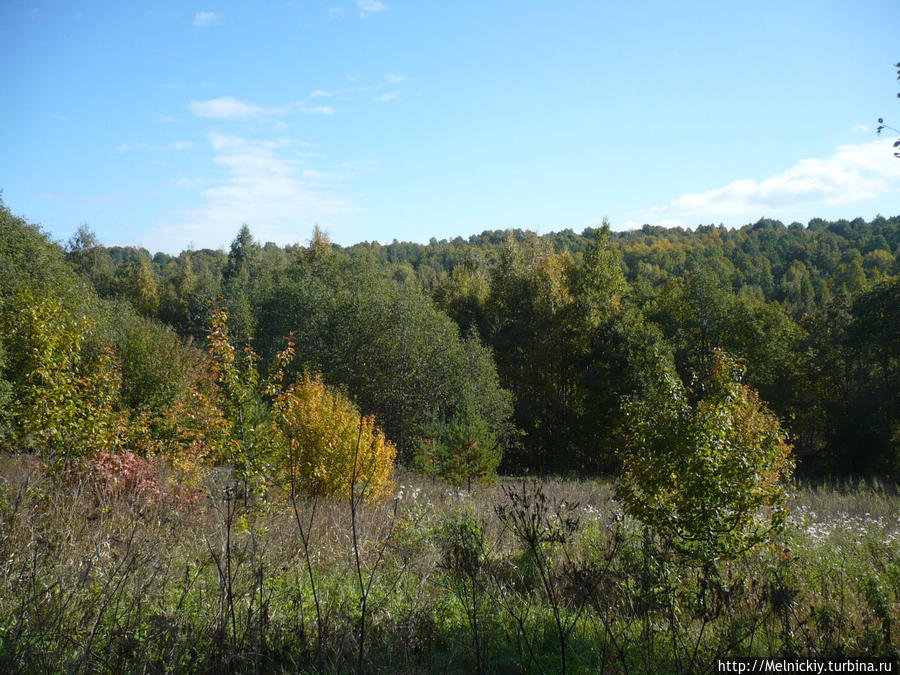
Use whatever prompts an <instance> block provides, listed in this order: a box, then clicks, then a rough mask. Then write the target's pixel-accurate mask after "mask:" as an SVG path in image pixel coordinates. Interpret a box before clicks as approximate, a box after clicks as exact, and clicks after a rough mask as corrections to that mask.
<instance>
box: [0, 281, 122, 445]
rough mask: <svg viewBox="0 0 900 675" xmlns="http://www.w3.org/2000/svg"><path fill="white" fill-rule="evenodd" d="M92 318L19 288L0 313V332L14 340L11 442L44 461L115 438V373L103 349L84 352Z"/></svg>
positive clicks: (115, 365)
mask: <svg viewBox="0 0 900 675" xmlns="http://www.w3.org/2000/svg"><path fill="white" fill-rule="evenodd" d="M92 329H93V323H92V322H90V321H89V320H88V319H87V318H85V317H73V316H71V315H70V314H69V313H68V312H67V311H66V310H65V309H64V308H63V307H62V305H61V303H60V302H59V301H58V300H56V299H54V298H51V297H35V296H34V295H32V294H31V292H29V291H25V292H22V293H20V294H19V295H18V297H17V298H16V299H15V302H6V303H4V306H3V311H2V312H0V335H4V336H5V340H6V342H7V344H10V345H14V347H15V350H14V351H13V352H11V353H10V355H9V361H8V364H7V372H8V373H9V377H11V378H12V384H13V387H14V389H13V395H12V405H11V409H12V417H13V428H14V440H15V442H16V443H17V444H21V445H22V446H24V447H30V448H32V449H34V450H35V451H37V452H39V453H41V454H48V455H49V458H50V459H63V458H70V457H71V458H74V457H78V456H83V455H86V454H88V453H89V452H90V451H91V450H92V449H93V448H95V447H113V446H115V445H117V444H118V440H117V434H118V431H119V429H118V427H119V417H118V415H117V414H116V410H115V407H116V404H117V402H118V396H119V389H120V386H121V374H120V372H119V364H118V362H117V360H116V357H115V355H114V354H113V352H112V351H111V350H110V349H104V350H102V351H101V352H100V353H99V354H97V355H95V356H94V357H93V358H91V355H89V354H86V353H85V350H84V345H85V340H86V338H87V337H88V335H89V334H90V332H91V331H92Z"/></svg>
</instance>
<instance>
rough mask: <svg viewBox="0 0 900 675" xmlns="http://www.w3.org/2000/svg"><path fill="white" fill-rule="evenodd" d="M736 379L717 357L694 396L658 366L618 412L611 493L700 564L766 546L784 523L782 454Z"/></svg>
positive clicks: (774, 432) (766, 415)
mask: <svg viewBox="0 0 900 675" xmlns="http://www.w3.org/2000/svg"><path fill="white" fill-rule="evenodd" d="M742 374H743V369H742V367H741V366H740V365H739V364H738V363H737V362H736V361H735V360H734V359H732V358H731V357H730V356H728V355H727V354H725V353H724V352H722V351H720V350H716V351H715V352H714V354H713V364H712V368H711V372H710V375H709V377H708V378H707V379H706V380H705V381H701V382H698V383H697V386H696V387H695V391H694V392H690V391H687V390H686V389H685V387H684V385H683V384H682V383H681V381H680V380H679V379H678V377H677V376H676V375H674V374H673V372H672V371H671V369H670V368H668V367H666V366H664V365H663V366H661V373H660V378H659V379H658V381H657V382H656V383H655V385H652V386H650V387H649V390H648V392H647V393H646V395H645V396H644V397H642V398H639V399H638V398H632V399H629V400H628V401H627V402H626V404H625V406H624V409H625V414H626V418H627V424H628V427H629V431H630V440H629V444H628V446H627V447H626V449H625V452H624V453H623V455H624V456H623V464H624V474H623V476H622V479H621V480H620V482H619V484H618V486H617V494H618V496H619V498H620V499H621V500H622V502H623V503H624V506H625V510H626V511H627V512H628V513H629V514H630V515H632V516H634V517H636V518H638V519H640V520H641V521H643V522H644V523H645V524H646V525H649V526H651V527H654V528H657V529H658V530H659V531H660V533H661V534H662V535H663V536H665V537H667V538H668V539H669V540H670V541H671V543H672V544H673V545H674V546H675V547H676V548H677V549H678V550H680V551H681V552H682V553H690V554H697V555H699V556H700V557H701V558H704V559H706V560H708V561H711V560H714V559H715V558H717V557H719V556H725V557H728V556H733V555H737V554H739V553H741V552H743V551H746V550H748V549H750V548H752V547H754V546H756V545H757V544H759V543H761V542H763V541H765V540H766V539H767V538H769V536H770V535H771V534H773V533H774V532H776V531H778V530H779V529H780V528H781V527H782V526H783V524H784V520H785V516H786V499H787V494H786V487H785V480H786V479H787V478H789V477H790V475H791V471H792V469H793V460H792V458H791V455H790V450H791V446H790V445H789V444H788V443H787V441H786V440H785V434H784V432H783V431H782V430H781V427H780V425H779V423H778V420H777V419H776V418H775V416H774V415H773V414H772V413H770V412H769V411H768V409H767V408H766V407H765V406H764V405H763V403H762V402H761V401H760V400H759V396H758V395H757V393H756V392H755V391H754V390H752V389H751V388H749V387H747V386H746V385H743V384H741V382H740V378H741V376H742ZM691 393H694V394H695V395H696V401H692V400H691V397H690V394H691Z"/></svg>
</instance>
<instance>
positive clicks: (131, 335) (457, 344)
mask: <svg viewBox="0 0 900 675" xmlns="http://www.w3.org/2000/svg"><path fill="white" fill-rule="evenodd" d="M300 236H301V235H299V234H298V238H299V237H300ZM309 236H310V238H309V239H308V240H306V241H305V242H304V243H303V244H300V243H298V244H296V245H293V246H283V247H282V246H278V245H276V244H274V243H271V242H259V241H256V240H255V239H254V236H253V233H252V228H251V227H248V226H247V225H244V226H242V227H241V228H240V229H239V230H238V231H237V232H236V234H235V237H234V239H233V241H232V243H231V245H230V248H229V250H228V251H222V250H210V249H202V250H186V251H183V252H181V253H180V254H179V255H177V256H175V255H169V254H166V253H159V252H150V251H147V250H144V249H141V248H134V247H118V246H104V245H103V244H102V243H101V242H99V241H98V240H97V238H96V236H95V235H94V234H93V233H92V232H91V230H90V229H89V228H88V227H86V226H82V227H80V228H79V229H78V230H77V231H76V232H75V233H74V235H73V236H72V238H71V239H70V240H69V241H67V242H55V241H52V240H51V238H50V237H49V236H48V235H47V234H46V233H44V232H43V231H42V230H41V228H40V227H39V226H37V225H34V224H30V223H29V222H27V220H26V219H24V218H22V217H19V216H16V215H14V214H13V213H11V212H10V210H9V209H7V208H6V207H5V206H3V205H2V203H0V450H2V455H0V459H2V462H3V468H2V470H0V476H2V479H0V554H2V556H0V557H2V558H3V560H4V562H2V563H0V566H2V567H3V568H4V579H5V581H4V582H2V585H3V586H4V587H5V590H4V592H3V593H0V595H2V596H3V597H4V598H5V599H4V600H0V666H2V667H3V668H4V669H5V670H17V669H21V670H23V671H27V672H31V671H34V670H39V669H42V668H50V669H51V670H55V669H56V668H61V669H62V670H67V671H75V672H79V671H87V672H95V671H96V672H106V671H121V670H123V669H125V670H133V669H143V670H149V671H152V672H157V671H159V672H163V671H165V672H169V671H177V672H182V671H184V672H187V671H193V670H201V671H205V672H245V671H246V672H249V671H254V672H296V671H300V670H302V671H309V672H347V671H356V672H374V671H379V670H381V669H385V670H386V671H395V670H403V671H406V672H430V671H431V670H432V669H449V670H450V671H451V672H470V671H471V672H474V671H478V672H558V671H561V672H629V671H631V672H653V671H657V670H658V669H660V668H663V669H668V670H673V671H678V672H694V671H704V670H711V669H713V668H714V666H715V663H716V658H719V657H721V656H722V655H732V654H738V655H772V654H783V655H793V656H797V655H810V654H814V655H818V656H828V657H837V656H853V655H878V656H883V657H885V658H894V659H896V657H897V653H898V652H897V650H898V642H897V638H896V623H897V621H900V609H898V607H900V548H898V547H900V537H898V534H897V528H898V526H900V521H898V520H897V516H896V514H897V506H898V503H900V501H898V497H897V493H896V487H895V486H896V481H897V478H898V477H900V216H895V217H890V218H884V217H880V216H879V217H877V218H875V219H874V220H872V221H871V222H866V221H864V220H862V219H856V220H853V221H846V220H839V221H834V222H830V221H824V220H820V219H814V220H811V221H810V222H809V223H808V224H806V225H804V224H801V223H796V222H795V223H791V224H789V225H785V224H783V223H781V222H780V221H777V220H768V219H764V220H760V221H758V222H756V223H752V224H748V225H745V226H743V227H741V228H737V229H727V228H725V227H723V226H714V225H706V226H699V227H697V228H696V229H694V230H690V229H682V228H664V227H658V226H651V225H645V226H643V227H642V228H640V229H636V230H632V231H614V230H612V228H611V227H610V225H609V224H608V223H605V222H604V223H603V224H602V225H601V226H600V227H597V228H589V229H585V230H584V231H583V232H581V233H580V234H579V233H576V232H573V231H572V230H562V231H559V232H552V233H548V234H536V233H534V232H531V231H526V230H503V231H501V230H495V231H485V232H482V233H481V234H479V235H474V236H471V237H469V239H468V240H464V239H462V238H460V237H457V238H455V239H453V240H440V241H438V240H436V239H432V240H431V241H430V242H429V243H428V244H417V243H409V242H398V241H394V242H393V243H391V244H387V245H384V244H379V243H377V242H371V243H370V242H363V243H359V244H355V245H353V246H346V247H344V246H339V245H337V244H334V243H332V242H331V241H330V240H329V237H328V235H327V234H326V233H325V232H323V231H322V230H320V229H319V228H318V227H316V228H315V229H314V230H313V232H312V233H311V235H309ZM851 486H856V487H853V488H852V489H851ZM872 523H875V524H874V525H873V524H872ZM111 542H112V543H111ZM813 561H814V562H813ZM835 575H839V576H840V577H841V578H844V577H846V579H847V583H846V588H844V587H843V586H842V587H841V588H840V589H835V588H832V587H831V586H830V585H829V584H828V583H827V582H826V580H827V579H829V578H835ZM838 593H839V594H840V595H839V596H838V595H836V594H838ZM845 593H846V595H845ZM892 628H893V631H892ZM59 664H64V665H63V666H62V667H61V666H60V665H59Z"/></svg>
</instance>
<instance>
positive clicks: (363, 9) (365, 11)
mask: <svg viewBox="0 0 900 675" xmlns="http://www.w3.org/2000/svg"><path fill="white" fill-rule="evenodd" d="M356 6H357V8H359V16H360V18H361V19H365V18H366V17H367V16H369V15H370V14H378V13H379V12H386V11H387V10H388V9H390V8H389V7H388V6H387V5H385V4H384V3H383V2H380V0H356Z"/></svg>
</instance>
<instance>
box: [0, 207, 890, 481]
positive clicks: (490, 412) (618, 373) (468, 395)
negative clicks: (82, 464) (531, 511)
mask: <svg viewBox="0 0 900 675" xmlns="http://www.w3.org/2000/svg"><path fill="white" fill-rule="evenodd" d="M0 218H2V229H0V261H2V263H0V299H2V308H0V316H2V317H3V321H2V323H0V328H2V331H0V359H2V360H0V392H2V393H0V396H4V397H6V398H7V399H8V398H9V397H10V396H13V392H19V393H18V394H16V395H17V396H18V398H19V399H21V400H20V405H19V406H18V407H17V406H12V407H11V408H10V409H11V410H18V411H20V416H21V415H25V411H26V409H27V408H28V406H27V404H26V403H23V401H24V400H25V399H26V398H27V396H28V394H27V392H26V390H25V389H23V387H24V386H25V385H26V384H27V383H26V382H25V381H24V380H23V378H26V377H27V373H28V372H29V364H31V366H34V363H33V362H32V361H33V359H34V358H36V357H35V356H34V353H33V348H34V347H35V345H34V344H33V342H34V340H35V339H38V338H36V337H35V335H34V334H31V337H30V338H29V339H28V340H25V339H23V336H26V334H27V333H28V331H29V328H28V327H27V326H25V325H24V320H23V319H22V317H23V316H24V314H25V310H26V309H27V310H28V311H30V312H31V316H32V320H33V321H35V322H39V321H41V320H42V319H41V318H40V315H41V312H42V311H43V312H44V313H45V314H46V312H48V311H49V310H48V307H50V306H54V307H58V308H59V309H60V311H62V313H63V314H62V315H61V316H63V315H64V316H66V317H68V318H67V319H66V321H68V322H69V324H71V325H69V326H68V328H60V329H59V331H58V332H59V334H58V335H56V336H55V337H54V336H48V335H45V336H43V338H41V339H44V340H45V342H47V343H48V344H49V342H53V341H54V340H56V341H60V340H61V341H63V342H65V341H66V340H67V339H68V340H71V336H69V337H66V331H67V330H68V331H69V332H70V333H72V335H75V334H78V335H79V341H80V343H81V342H83V344H81V346H80V348H79V349H80V352H81V353H80V354H79V355H75V354H69V355H68V358H73V359H74V358H81V359H83V361H84V364H83V365H84V368H88V367H89V364H94V365H93V366H90V367H101V366H102V361H103V359H102V358H101V356H102V354H104V353H105V352H104V350H105V349H112V350H113V351H114V353H115V355H116V359H117V360H118V362H119V366H118V367H117V368H118V371H120V372H118V373H117V375H116V377H119V378H120V379H121V386H120V393H119V394H118V395H117V396H118V399H117V400H115V401H112V402H110V403H109V405H110V406H111V407H112V408H113V409H115V411H117V413H118V414H124V415H126V416H129V417H130V418H132V419H140V420H142V422H141V424H142V425H143V426H144V427H146V428H147V429H150V430H151V431H152V433H151V434H150V435H151V436H152V437H154V438H156V439H157V441H158V442H163V440H165V439H168V440H165V442H174V441H173V440H172V439H173V438H178V437H179V434H181V433H182V432H181V431H178V432H176V430H175V427H177V426H178V424H176V423H175V422H174V421H173V420H172V419H171V418H172V416H173V413H172V410H174V409H177V408H178V407H179V406H182V407H186V408H187V407H190V405H189V404H190V401H191V400H195V399H196V397H195V399H191V392H192V391H195V390H197V389H198V388H199V389H202V387H203V386H204V385H203V381H204V378H207V379H208V372H207V371H208V370H209V363H208V362H209V357H208V356H207V355H206V354H204V352H203V350H202V349H197V348H196V347H195V345H196V346H200V347H204V346H205V345H206V344H207V341H208V337H209V334H210V333H209V331H210V326H211V322H212V319H213V315H214V313H215V311H216V310H217V308H219V309H221V310H222V311H224V312H225V313H226V314H227V321H228V330H229V331H230V333H229V335H230V340H231V343H232V346H233V347H234V348H236V349H237V350H238V354H239V357H240V354H242V353H244V352H242V351H241V350H242V349H243V348H245V346H246V345H252V353H253V354H254V356H255V355H256V354H258V355H259V371H260V372H262V373H267V372H269V371H271V370H272V368H273V366H274V364H275V363H276V357H277V355H278V354H279V353H280V352H281V350H282V348H283V345H284V344H285V342H284V340H285V337H286V336H288V335H292V336H293V338H292V339H293V345H294V349H295V355H294V358H293V360H292V361H291V363H290V364H289V365H288V366H287V368H288V371H289V372H288V373H287V374H286V375H285V377H286V379H296V378H297V377H300V376H301V375H302V374H306V375H308V376H311V375H316V374H320V375H321V377H322V379H323V381H324V383H325V384H326V385H328V386H329V387H334V388H336V389H338V390H340V391H342V392H343V394H344V395H346V396H347V397H349V399H351V400H352V401H353V402H354V403H355V404H356V405H357V406H358V407H359V409H360V411H361V412H362V413H363V414H366V415H374V417H375V419H376V421H377V423H378V425H379V426H380V427H381V428H383V429H384V432H385V434H386V436H387V437H388V438H389V439H391V441H393V443H394V444H396V447H397V452H398V459H399V460H400V461H401V462H402V463H404V464H406V465H413V464H418V465H419V466H420V467H422V466H424V464H425V463H427V460H428V458H427V452H423V448H427V443H426V442H425V441H427V440H428V439H429V437H434V436H436V435H439V433H440V430H441V429H443V430H444V432H446V431H447V429H448V427H449V426H451V425H452V422H453V421H454V420H457V421H459V420H462V419H464V420H465V421H466V423H467V425H468V426H469V427H472V428H474V427H477V428H478V429H479V433H481V434H483V435H485V436H486V437H487V438H490V439H491V445H492V446H495V447H496V448H499V450H500V451H502V456H503V459H502V464H501V465H500V469H501V471H502V472H504V473H508V474H514V475H517V474H523V473H529V472H531V473H539V474H546V473H548V472H553V473H557V474H570V475H597V474H615V473H616V472H617V471H618V469H619V462H620V456H619V453H618V450H619V448H621V447H622V445H623V444H624V443H625V441H626V437H627V435H628V432H627V430H626V429H625V426H624V416H623V415H622V406H623V403H625V402H629V401H632V402H633V401H634V400H635V399H640V398H641V397H642V396H644V395H645V394H646V391H647V387H648V383H650V382H652V381H654V380H655V379H657V378H658V376H659V372H660V370H661V369H667V368H671V369H672V371H673V372H675V373H677V376H678V377H679V378H680V380H681V381H682V382H683V383H684V384H685V386H686V387H688V389H689V391H691V392H693V394H692V395H693V396H700V395H701V394H702V389H703V381H704V378H705V376H706V375H707V373H708V371H709V369H710V368H711V367H712V363H713V355H714V353H715V352H716V351H717V350H722V351H724V352H726V353H728V354H730V355H731V356H733V357H734V358H736V359H737V360H738V362H739V363H740V364H741V365H742V367H743V372H744V376H743V381H744V383H745V384H747V385H749V386H750V387H752V388H753V389H755V390H756V391H758V393H759V396H760V397H761V399H762V401H763V402H764V403H765V404H766V405H767V406H768V407H769V408H770V409H771V410H772V411H773V412H774V413H775V414H776V415H777V417H778V418H779V420H780V421H781V424H782V425H783V427H784V428H785V429H786V430H787V432H788V436H789V440H790V442H791V443H792V444H793V446H794V454H795V457H796V459H797V464H798V473H799V474H800V475H805V476H851V475H854V476H856V475H859V476H885V477H896V476H897V475H898V474H900V276H898V273H900V217H893V218H882V217H878V218H876V219H874V220H873V221H872V222H865V221H863V220H861V219H856V220H854V221H845V220H841V221H836V222H827V221H823V220H819V219H815V220H812V221H810V222H809V224H808V225H806V226H804V225H802V224H800V223H792V224H790V225H788V226H785V225H784V224H782V223H781V222H778V221H775V220H760V221H759V222H756V223H753V224H749V225H746V226H744V227H741V228H739V229H726V228H724V227H722V226H718V227H715V226H700V227H698V228H697V229H696V230H693V231H692V230H685V229H681V228H663V227H654V226H649V225H645V226H644V227H643V228H641V229H638V230H633V231H628V232H614V231H611V229H610V227H609V226H608V225H606V224H604V225H603V226H602V227H600V228H596V229H587V230H585V231H584V232H582V233H581V234H578V233H575V232H573V231H571V230H564V231H561V232H555V233H550V234H546V235H537V234H535V233H533V232H529V231H522V230H507V231H499V230H497V231H486V232H483V233H482V234H480V235H474V236H472V237H470V238H469V239H468V241H466V240H463V239H462V238H459V237H458V238H456V239H454V240H452V241H447V240H441V241H437V240H435V239H432V240H431V241H430V242H429V243H428V244H427V245H422V244H415V243H407V242H397V241H394V242H393V243H391V244H388V245H382V244H378V243H361V244H356V245H354V246H350V247H341V246H338V245H336V244H333V243H331V242H330V241H329V239H328V237H327V235H325V234H323V233H322V232H321V231H320V230H319V229H318V228H316V229H315V231H314V232H313V234H312V238H311V240H309V241H308V242H307V245H299V244H298V245H294V246H286V247H280V246H277V245H275V244H272V243H265V244H261V243H259V242H257V241H255V240H254V238H253V236H252V231H251V229H250V228H248V227H247V226H246V225H245V226H244V227H242V228H241V229H240V231H239V232H238V233H237V236H236V238H235V239H234V241H233V242H232V244H231V247H230V250H229V251H228V252H224V251H218V250H215V251H214V250H208V249H204V250H188V251H184V252H182V253H181V254H179V255H178V256H171V255H168V254H165V253H155V254H151V253H150V252H148V251H146V250H144V249H139V248H132V247H105V246H103V245H102V244H101V243H100V242H98V241H97V240H96V237H95V236H94V235H93V234H92V233H91V231H90V230H89V229H88V228H86V227H84V226H83V227H81V228H80V229H79V230H78V231H77V232H76V233H75V235H74V236H73V237H72V238H71V239H70V240H69V241H68V242H67V243H65V244H61V243H57V242H52V241H51V240H50V239H49V237H47V236H46V235H45V234H44V233H42V232H41V230H40V228H38V227H37V226H34V225H30V224H28V223H27V222H26V221H25V220H23V219H21V218H18V217H16V216H14V215H13V214H11V213H10V211H9V210H8V209H6V208H5V207H4V208H3V210H2V212H0ZM48 320H49V319H48ZM87 325H90V326H91V329H90V330H86V326H87ZM33 332H34V331H32V333H33ZM29 340H30V341H31V343H29ZM48 344H45V345H44V349H45V350H51V351H52V349H57V350H62V351H59V353H58V354H57V355H56V356H54V355H52V354H50V353H45V354H44V356H43V357H42V358H43V359H44V362H45V363H46V362H49V361H50V360H52V359H53V358H59V357H60V355H62V354H63V351H65V350H64V347H63V346H62V345H56V346H55V347H53V348H52V349H51V348H50V347H49V346H48ZM29 349H32V352H29ZM30 359H31V360H32V361H30ZM238 361H240V358H238ZM32 370H33V368H32ZM73 377H75V376H73ZM45 394H46V392H44V393H43V394H40V395H41V396H44V395H45ZM35 396H38V394H37V393H36V394H35ZM263 398H265V397H263ZM167 415H168V416H169V417H168V418H166V416H167ZM26 416H27V415H26ZM175 417H177V415H175ZM163 418H166V419H163ZM23 419H24V418H23ZM3 424H4V425H5V426H4V427H3V438H5V439H6V442H7V443H22V442H23V441H27V442H29V443H35V444H39V443H41V442H44V441H46V439H44V441H41V439H40V438H37V436H36V435H35V434H34V433H26V427H27V424H24V423H23V420H22V419H17V417H16V415H15V414H13V415H9V414H7V415H5V416H4V419H3ZM167 424H168V425H169V426H168V427H166V425H167ZM179 424H180V423H179ZM173 425H174V426H173ZM473 425H474V427H473ZM164 428H166V429H168V430H167V431H163V429H164ZM436 430H437V431H436ZM154 434H155V435H154ZM166 434H168V436H167V435H166ZM39 435H40V434H38V436H39ZM182 435H183V434H182ZM160 439H163V440H160ZM157 441H155V442H157Z"/></svg>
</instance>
